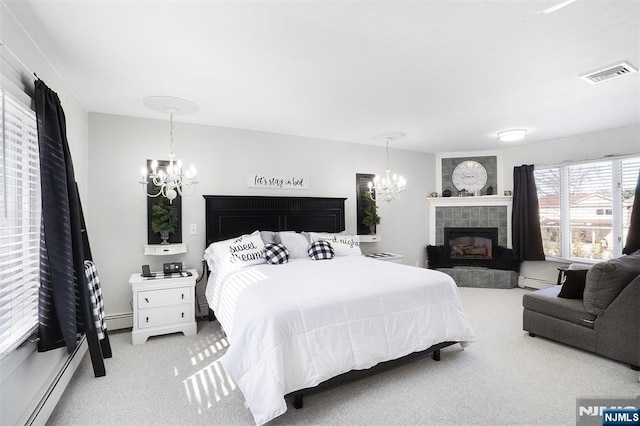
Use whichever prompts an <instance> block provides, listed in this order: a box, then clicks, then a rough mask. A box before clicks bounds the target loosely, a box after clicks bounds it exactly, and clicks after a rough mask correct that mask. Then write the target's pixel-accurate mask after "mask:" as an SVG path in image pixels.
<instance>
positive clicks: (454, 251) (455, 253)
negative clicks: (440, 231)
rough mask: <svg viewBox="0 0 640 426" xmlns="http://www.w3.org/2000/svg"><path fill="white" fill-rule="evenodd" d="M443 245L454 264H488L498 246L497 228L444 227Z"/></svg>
mask: <svg viewBox="0 0 640 426" xmlns="http://www.w3.org/2000/svg"><path fill="white" fill-rule="evenodd" d="M444 245H445V248H448V250H446V251H447V253H448V254H449V260H450V263H451V264H452V265H454V266H457V265H460V266H487V267H488V266H489V265H490V264H491V261H492V260H493V257H494V254H495V251H496V248H497V247H498V228H444Z"/></svg>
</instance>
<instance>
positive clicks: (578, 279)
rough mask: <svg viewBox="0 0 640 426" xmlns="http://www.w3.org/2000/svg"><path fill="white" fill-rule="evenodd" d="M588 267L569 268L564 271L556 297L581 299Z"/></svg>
mask: <svg viewBox="0 0 640 426" xmlns="http://www.w3.org/2000/svg"><path fill="white" fill-rule="evenodd" d="M587 271H588V269H569V270H567V271H565V273H564V280H563V282H562V288H561V289H560V293H558V297H563V298H565V299H582V296H583V294H584V285H585V281H586V280H587Z"/></svg>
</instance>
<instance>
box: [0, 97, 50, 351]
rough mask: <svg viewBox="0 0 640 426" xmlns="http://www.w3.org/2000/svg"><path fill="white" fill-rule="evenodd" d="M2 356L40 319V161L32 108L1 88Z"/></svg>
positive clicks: (0, 334) (0, 280) (0, 285)
mask: <svg viewBox="0 0 640 426" xmlns="http://www.w3.org/2000/svg"><path fill="white" fill-rule="evenodd" d="M0 108H1V109H0V134H1V136H2V147H1V148H2V149H1V151H0V359H1V358H2V357H4V356H6V355H7V354H8V353H9V352H11V351H12V350H13V349H14V348H16V347H17V346H19V345H20V344H21V343H22V342H24V341H25V340H26V339H27V338H28V337H29V335H31V333H33V331H34V330H35V329H36V327H37V325H38V287H39V282H40V272H39V271H40V269H39V251H40V210H41V198H40V162H39V155H38V134H37V125H36V117H35V113H34V112H33V111H32V110H31V109H29V108H28V107H26V106H24V105H22V104H21V103H20V102H19V101H17V100H16V99H15V98H13V97H12V96H10V95H9V94H7V93H6V92H5V90H4V89H1V88H0Z"/></svg>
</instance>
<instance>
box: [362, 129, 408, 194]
mask: <svg viewBox="0 0 640 426" xmlns="http://www.w3.org/2000/svg"><path fill="white" fill-rule="evenodd" d="M404 136H405V134H404V133H401V132H391V133H387V134H384V135H381V136H378V137H376V138H374V139H384V140H385V141H386V144H387V168H386V169H385V170H384V172H385V177H383V178H380V176H378V175H376V176H375V178H374V179H373V182H369V195H371V196H373V193H374V191H375V193H376V194H377V195H380V196H382V198H383V200H384V201H386V202H389V201H391V200H397V199H398V198H399V194H400V193H401V192H403V191H406V189H407V181H406V180H405V179H404V177H402V176H399V175H396V174H395V173H394V174H391V168H390V167H389V141H393V140H396V139H398V138H401V137H404Z"/></svg>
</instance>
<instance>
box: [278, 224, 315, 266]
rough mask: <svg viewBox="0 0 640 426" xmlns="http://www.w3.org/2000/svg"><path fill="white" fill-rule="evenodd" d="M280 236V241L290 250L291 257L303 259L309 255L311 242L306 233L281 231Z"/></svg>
mask: <svg viewBox="0 0 640 426" xmlns="http://www.w3.org/2000/svg"><path fill="white" fill-rule="evenodd" d="M278 237H279V238H280V243H282V245H283V246H285V247H286V248H287V250H289V256H290V257H291V259H303V258H306V257H307V256H308V255H307V249H308V248H309V242H308V241H307V239H306V238H305V236H304V235H302V234H298V233H297V232H295V231H291V232H279V233H278Z"/></svg>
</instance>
